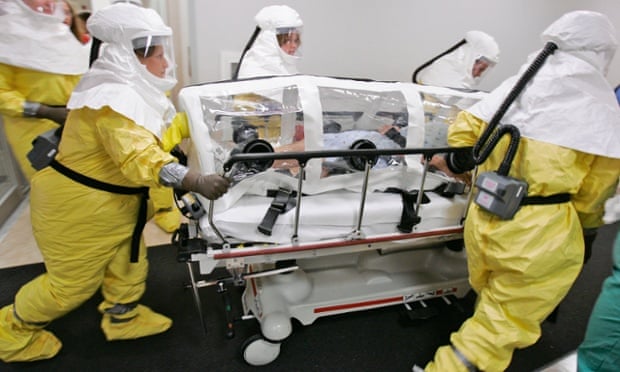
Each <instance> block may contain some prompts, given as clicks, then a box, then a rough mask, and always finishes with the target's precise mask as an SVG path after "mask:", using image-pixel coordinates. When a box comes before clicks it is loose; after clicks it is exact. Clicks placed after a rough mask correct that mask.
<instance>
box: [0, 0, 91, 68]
mask: <svg viewBox="0 0 620 372" xmlns="http://www.w3.org/2000/svg"><path fill="white" fill-rule="evenodd" d="M58 11H59V12H58ZM63 18H64V13H63V12H62V8H61V7H60V6H57V7H56V11H55V12H54V14H46V13H43V12H37V11H34V10H32V9H31V8H30V7H28V6H27V5H26V4H24V2H23V1H22V0H0V35H2V38H1V41H0V62H1V63H5V64H7V65H11V66H17V67H22V68H26V69H30V70H35V71H42V72H49V73H52V74H62V75H81V74H83V73H85V72H86V71H87V70H88V55H89V52H90V50H89V47H88V46H84V45H83V44H82V43H80V42H79V41H78V40H77V39H76V38H75V36H74V35H73V34H72V33H71V29H70V28H69V27H68V26H67V25H65V24H64V23H63V22H62V20H63Z"/></svg>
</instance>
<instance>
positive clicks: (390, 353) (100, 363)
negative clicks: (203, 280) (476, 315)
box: [0, 223, 619, 372]
mask: <svg viewBox="0 0 620 372" xmlns="http://www.w3.org/2000/svg"><path fill="white" fill-rule="evenodd" d="M618 226H619V224H618V223H616V224H613V225H607V226H605V227H603V228H602V229H601V230H600V231H599V235H598V238H597V240H596V242H595V244H594V253H593V257H592V259H591V260H590V262H589V263H588V264H587V265H586V266H585V268H584V270H583V272H582V273H581V275H580V277H579V278H578V280H577V282H576V283H575V285H574V287H573V289H572V290H571V292H570V293H569V295H568V296H567V298H566V299H565V300H564V302H563V303H562V305H561V307H560V311H559V313H558V318H557V321H556V322H555V323H552V322H545V323H544V324H543V336H542V338H541V339H540V340H539V341H538V343H536V344H535V345H534V346H532V347H529V348H527V349H524V350H518V351H517V352H516V353H515V355H514V358H513V362H512V364H511V366H510V367H509V369H508V371H514V372H517V371H519V372H522V371H532V370H534V369H536V368H538V367H540V366H543V365H546V364H547V363H549V362H550V361H552V360H555V359H557V358H559V357H561V356H563V355H565V354H567V353H568V352H570V351H572V350H575V348H576V347H577V346H578V345H579V343H580V342H581V340H582V338H583V334H584V332H585V327H586V324H587V320H588V316H589V313H590V310H591V309H592V306H593V304H594V301H595V300H596V297H597V296H598V293H599V291H600V288H601V283H602V281H603V280H604V279H605V278H606V277H607V276H608V275H609V274H610V272H611V247H612V244H613V240H614V238H615V236H616V232H617V231H618ZM149 259H150V263H151V269H150V274H149V278H148V284H147V292H146V294H145V296H144V298H143V301H142V303H144V304H145V305H147V306H149V307H151V308H152V309H154V310H156V311H158V312H161V313H163V314H166V315H168V316H169V317H171V318H172V319H173V321H174V324H173V326H172V328H171V329H170V330H169V331H168V332H166V333H164V334H161V335H157V336H153V337H148V338H144V339H139V340H132V341H117V342H106V341H105V339H104V337H103V334H102V333H101V331H100V329H99V321H100V315H99V313H98V312H97V305H98V304H99V301H100V300H101V297H100V295H96V296H94V297H93V298H91V299H90V300H89V301H87V302H86V303H85V304H83V305H82V306H81V307H79V308H78V309H76V310H75V311H73V312H71V313H70V314H68V315H67V316H65V317H63V318H61V319H58V320H56V321H54V322H53V323H52V324H51V325H50V326H49V327H48V329H49V330H51V331H52V332H54V333H55V334H56V336H58V337H59V338H60V339H61V340H62V342H63V349H62V350H61V352H60V353H59V354H58V356H56V357H55V358H53V359H51V360H48V361H40V362H32V363H11V364H4V363H2V362H0V370H2V371H104V370H105V371H211V372H213V371H226V372H230V371H256V370H258V369H262V370H267V371H287V372H289V371H410V370H411V366H412V365H413V364H414V363H417V364H419V365H424V364H425V363H426V362H427V361H428V360H429V359H431V358H432V357H433V355H434V352H435V350H436V349H437V347H439V346H441V345H444V344H447V343H448V340H449V335H450V333H451V332H453V331H455V330H456V329H458V328H459V326H460V324H461V322H462V321H463V320H464V319H465V318H466V317H467V316H468V313H469V312H470V311H471V306H472V304H473V296H467V297H465V298H464V299H463V300H462V301H461V307H462V311H459V310H458V309H457V308H456V307H449V308H447V307H445V306H444V307H443V308H440V309H439V311H438V315H437V316H435V317H433V318H430V319H425V320H412V319H411V318H410V317H408V316H407V314H406V313H404V308H403V307H402V306H392V307H387V308H382V309H376V310H370V311H363V312H356V313H349V314H341V315H336V316H332V317H325V318H319V319H318V320H317V321H316V322H315V323H314V324H312V325H310V326H301V325H299V324H295V326H294V331H293V333H292V335H291V336H290V337H289V338H287V339H286V340H285V341H284V342H283V344H282V347H281V352H280V356H279V357H278V358H277V359H276V360H275V361H274V362H273V363H271V364H269V365H268V366H265V367H262V368H257V367H251V366H248V365H247V364H245V362H244V361H243V360H242V358H241V357H240V346H241V344H242V343H243V342H244V341H245V340H246V339H247V338H249V337H251V336H252V335H254V334H256V333H258V324H257V322H256V321H254V320H244V321H237V322H235V337H234V338H232V339H228V338H227V337H226V322H225V319H226V318H225V314H224V303H223V301H222V299H221V297H220V296H219V295H218V294H217V293H216V290H215V288H214V287H207V288H202V289H200V296H201V300H202V307H203V311H204V314H205V321H206V326H207V334H206V335H205V333H204V332H203V329H202V327H201V322H200V319H199V317H198V313H197V311H196V306H195V303H194V299H193V295H192V291H191V290H190V289H187V288H185V287H186V285H187V283H188V282H189V279H188V273H187V268H186V265H185V264H181V263H178V262H177V261H176V249H175V248H174V247H170V246H158V247H151V248H149ZM43 271H44V266H43V265H42V264H35V265H27V266H21V267H16V268H9V269H3V270H0V306H4V305H6V304H9V303H11V302H12V301H13V296H14V295H15V293H16V291H17V290H18V289H19V288H20V286H21V285H23V284H24V283H26V282H27V281H29V280H30V279H32V278H34V277H35V276H37V275H38V274H40V273H42V272H43ZM240 290H241V289H240V288H231V289H230V294H231V296H232V298H233V303H232V305H233V311H234V312H235V314H236V315H239V314H240V311H241V307H240V303H239V294H240Z"/></svg>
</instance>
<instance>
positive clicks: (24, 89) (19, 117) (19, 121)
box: [0, 63, 81, 180]
mask: <svg viewBox="0 0 620 372" xmlns="http://www.w3.org/2000/svg"><path fill="white" fill-rule="evenodd" d="M80 77H81V75H59V74H52V73H48V72H41V71H35V70H30V69H26V68H21V67H15V66H10V65H7V64H3V63H0V114H2V118H3V121H4V131H5V133H6V136H7V139H8V142H9V144H10V146H11V149H12V151H13V155H14V156H15V158H16V159H17V162H18V163H19V165H20V168H21V170H22V172H23V173H24V176H25V177H26V179H28V180H30V179H31V178H32V176H33V175H34V173H35V172H36V170H35V169H34V168H32V166H31V165H30V161H28V159H27V158H26V154H28V152H29V151H30V150H31V149H32V141H33V140H34V139H35V138H36V137H37V136H38V135H39V134H41V133H44V132H46V131H48V130H50V129H53V128H58V124H56V123H55V122H53V121H51V120H48V119H38V118H26V117H23V111H24V110H23V106H24V101H32V102H40V103H43V104H46V105H50V106H65V105H66V103H67V101H68V100H69V96H70V95H71V91H73V88H74V87H75V86H76V84H77V83H78V81H79V80H80Z"/></svg>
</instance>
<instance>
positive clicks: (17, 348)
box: [0, 305, 62, 362]
mask: <svg viewBox="0 0 620 372" xmlns="http://www.w3.org/2000/svg"><path fill="white" fill-rule="evenodd" d="M61 347H62V343H61V342H60V340H59V339H57V338H56V336H54V335H53V334H52V333H51V332H48V331H45V330H43V329H42V328H41V327H40V326H34V325H29V324H27V323H25V322H23V321H21V320H19V319H17V318H16V317H15V316H14V314H13V305H9V306H5V307H4V308H3V309H1V310H0V359H1V360H2V361H4V362H29V361H34V360H41V359H49V358H52V357H54V356H55V355H56V354H58V352H59V351H60V348H61Z"/></svg>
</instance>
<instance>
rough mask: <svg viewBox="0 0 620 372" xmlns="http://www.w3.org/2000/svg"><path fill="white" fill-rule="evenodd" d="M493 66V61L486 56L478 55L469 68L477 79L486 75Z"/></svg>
mask: <svg viewBox="0 0 620 372" xmlns="http://www.w3.org/2000/svg"><path fill="white" fill-rule="evenodd" d="M494 66H495V62H493V61H491V60H490V59H489V58H487V57H484V56H480V57H478V58H476V60H475V61H474V65H473V66H472V69H471V76H472V77H473V78H474V79H475V80H476V81H477V80H479V79H481V78H482V77H483V76H484V75H486V74H487V73H488V72H489V71H490V70H491V69H492V68H493V67H494Z"/></svg>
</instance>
